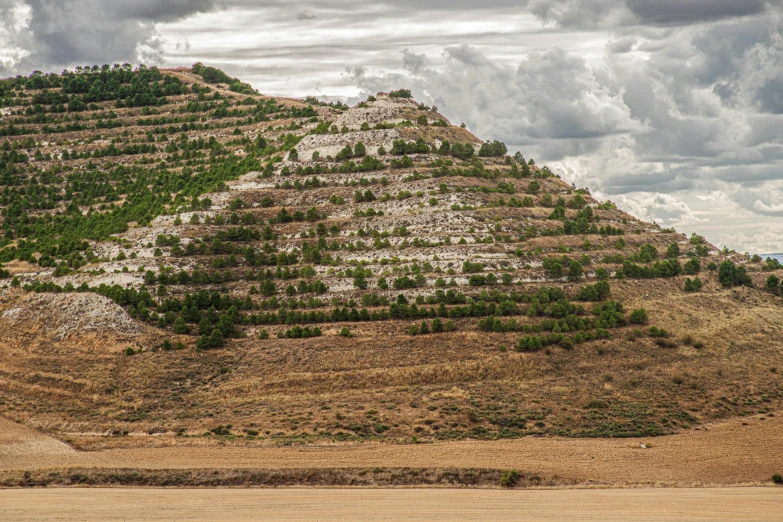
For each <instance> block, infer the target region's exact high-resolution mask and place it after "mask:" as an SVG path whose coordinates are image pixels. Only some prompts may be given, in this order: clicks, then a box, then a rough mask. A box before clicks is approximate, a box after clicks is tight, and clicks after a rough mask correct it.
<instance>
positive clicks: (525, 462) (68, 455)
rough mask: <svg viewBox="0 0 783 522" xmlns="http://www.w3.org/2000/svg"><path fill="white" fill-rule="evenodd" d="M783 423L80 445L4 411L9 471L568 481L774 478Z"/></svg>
mask: <svg viewBox="0 0 783 522" xmlns="http://www.w3.org/2000/svg"><path fill="white" fill-rule="evenodd" d="M782 426H783V417H780V416H774V417H767V418H765V419H764V420H762V419H760V418H752V419H747V420H745V421H737V420H734V421H729V422H725V423H721V424H715V425H711V426H708V427H706V428H705V429H702V430H696V431H689V432H683V433H680V434H678V435H672V436H668V437H657V438H653V439H640V440H636V439H567V438H560V437H551V438H549V437H540V438H538V437H526V438H522V439H516V440H505V441H492V442H486V441H467V442H447V443H441V444H419V445H402V444H399V445H390V444H360V445H350V446H331V447H329V446H307V447H236V446H234V447H214V446H213V447H181V446H179V447H165V448H129V449H115V450H103V451H94V452H79V451H74V450H72V449H71V448H70V447H68V446H67V445H65V444H61V443H59V442H57V441H55V440H53V439H49V438H48V437H45V436H43V435H41V434H39V433H38V432H36V431H34V430H31V429H29V428H27V427H24V426H20V425H18V424H15V423H12V422H10V421H7V420H4V419H0V442H1V444H0V474H2V473H3V472H10V471H18V470H46V469H63V468H68V469H76V468H117V469H120V468H122V469H154V470H181V469H213V470H214V469H243V468H249V469H304V468H308V469H319V468H377V467H381V468H410V467H418V468H457V469H466V468H490V469H516V470H519V471H520V472H522V473H524V474H527V475H531V474H532V475H538V476H541V477H547V478H551V479H552V481H554V483H561V484H583V485H588V484H600V485H677V486H687V485H712V486H716V485H736V484H752V483H768V482H769V478H770V477H771V476H772V474H773V473H776V472H779V471H780V470H783V452H781V451H780V446H781V442H783V437H781V435H780V434H781V427H782ZM641 444H645V445H646V446H647V448H646V449H642V448H641ZM552 481H550V483H553V482H552Z"/></svg>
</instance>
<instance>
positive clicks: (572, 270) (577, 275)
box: [568, 261, 584, 281]
mask: <svg viewBox="0 0 783 522" xmlns="http://www.w3.org/2000/svg"><path fill="white" fill-rule="evenodd" d="M583 273H584V269H583V268H582V265H581V264H580V263H579V262H578V261H571V264H570V265H568V279H570V280H572V281H578V280H579V279H582V274H583Z"/></svg>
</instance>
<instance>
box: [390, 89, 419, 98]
mask: <svg viewBox="0 0 783 522" xmlns="http://www.w3.org/2000/svg"><path fill="white" fill-rule="evenodd" d="M389 98H403V99H408V98H413V95H412V94H411V91H410V90H409V89H399V90H397V91H392V92H390V93H389Z"/></svg>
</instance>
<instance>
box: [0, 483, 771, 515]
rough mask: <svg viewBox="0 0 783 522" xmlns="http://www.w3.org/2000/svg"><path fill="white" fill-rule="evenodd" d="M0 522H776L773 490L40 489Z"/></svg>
mask: <svg viewBox="0 0 783 522" xmlns="http://www.w3.org/2000/svg"><path fill="white" fill-rule="evenodd" d="M0 504H2V506H3V512H4V514H5V516H6V517H8V518H6V520H15V521H18V522H23V521H36V522H37V521H42V520H61V521H70V520H79V521H82V522H90V521H101V522H108V521H125V520H135V521H140V522H141V521H144V522H151V521H158V520H179V521H202V520H203V521H207V520H208V521H210V522H221V521H230V522H239V521H244V520H248V521H250V520H253V521H255V520H262V519H263V520H287V521H294V520H307V521H311V520H319V521H321V522H323V521H332V520H334V521H338V520H339V521H346V522H347V521H355V520H356V521H358V520H362V521H364V520H371V519H372V520H389V521H395V520H408V521H410V520H429V521H439V520H449V521H459V520H483V521H487V522H489V521H494V520H503V521H505V520H520V521H521V520H536V521H554V520H584V521H590V520H601V521H607V522H611V521H626V520H635V521H668V520H675V519H676V520H680V521H702V520H726V521H728V520H731V521H741V520H754V521H759V520H770V521H771V520H780V513H781V512H783V495H781V494H780V491H779V490H775V489H773V488H720V489H717V488H716V489H679V490H669V489H626V490H601V489H592V490H521V491H520V490H517V491H486V490H483V491H475V490H473V491H471V490H464V489H463V490H454V489H363V490H357V489H287V490H286V489H275V490H273V489H216V490H203V489H197V490H170V489H154V490H151V489H91V490H89V491H85V490H81V489H80V490H77V489H47V490H40V489H38V490H6V491H0Z"/></svg>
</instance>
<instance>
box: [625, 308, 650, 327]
mask: <svg viewBox="0 0 783 522" xmlns="http://www.w3.org/2000/svg"><path fill="white" fill-rule="evenodd" d="M628 320H629V321H630V322H631V324H644V323H646V322H647V310H645V309H644V308H637V309H636V310H634V311H633V312H631V316H630V317H629V318H628Z"/></svg>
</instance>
